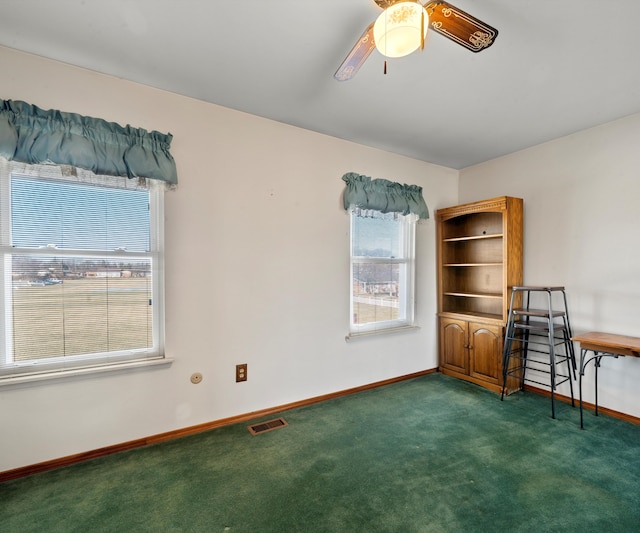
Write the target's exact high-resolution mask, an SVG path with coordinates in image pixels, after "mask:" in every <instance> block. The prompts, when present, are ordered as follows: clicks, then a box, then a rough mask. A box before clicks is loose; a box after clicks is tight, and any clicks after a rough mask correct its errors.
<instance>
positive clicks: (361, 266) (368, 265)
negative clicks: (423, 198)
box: [352, 214, 404, 325]
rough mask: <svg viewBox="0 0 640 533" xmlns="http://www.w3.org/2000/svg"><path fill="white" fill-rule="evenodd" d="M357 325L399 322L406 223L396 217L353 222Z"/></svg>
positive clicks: (362, 217)
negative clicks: (397, 320)
mask: <svg viewBox="0 0 640 533" xmlns="http://www.w3.org/2000/svg"><path fill="white" fill-rule="evenodd" d="M352 224H353V226H352V263H353V264H352V276H353V280H352V287H353V294H352V308H353V319H352V320H353V323H354V324H359V325H362V324H368V323H376V322H384V321H388V320H395V319H397V318H399V307H400V306H399V298H400V294H401V287H400V283H401V276H402V273H403V270H404V265H403V264H402V263H398V262H395V261H390V260H391V259H400V258H403V257H404V247H403V239H402V236H403V231H402V227H403V223H402V221H401V220H399V219H398V217H396V216H394V215H393V214H389V215H381V214H377V215H376V216H375V217H367V216H361V215H358V214H355V215H353V218H352Z"/></svg>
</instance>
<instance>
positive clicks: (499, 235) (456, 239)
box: [442, 233, 503, 242]
mask: <svg viewBox="0 0 640 533" xmlns="http://www.w3.org/2000/svg"><path fill="white" fill-rule="evenodd" d="M502 236H503V235H502V233H495V234H492V235H474V236H471V237H452V238H450V239H442V242H462V241H478V240H481V239H501V238H502Z"/></svg>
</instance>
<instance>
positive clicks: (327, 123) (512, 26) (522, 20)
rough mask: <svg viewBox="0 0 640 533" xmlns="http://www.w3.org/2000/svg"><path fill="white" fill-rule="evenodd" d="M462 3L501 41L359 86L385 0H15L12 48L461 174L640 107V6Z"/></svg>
mask: <svg viewBox="0 0 640 533" xmlns="http://www.w3.org/2000/svg"><path fill="white" fill-rule="evenodd" d="M449 2H450V3H452V4H454V5H456V6H457V7H459V8H460V9H462V10H464V11H467V12H469V13H470V14H472V15H474V16H476V17H478V18H479V19H481V20H483V21H484V22H486V23H488V24H490V25H491V26H494V27H495V28H497V29H498V31H499V35H498V38H497V39H496V42H495V44H494V45H493V46H492V47H491V48H488V49H487V50H484V51H482V52H479V53H477V54H474V53H472V52H469V51H468V50H465V49H464V48H462V47H460V46H458V45H456V44H454V43H453V42H452V41H449V40H447V39H445V38H444V37H442V36H440V35H438V34H436V33H433V32H430V33H429V35H428V38H427V43H426V46H425V50H424V51H423V52H416V53H414V54H412V55H411V56H409V57H406V58H402V59H395V60H391V61H390V62H389V64H388V74H387V75H386V76H385V75H384V74H383V58H382V56H381V55H380V54H379V53H378V52H377V51H374V52H373V53H372V54H371V56H370V57H369V59H368V60H367V62H366V63H365V65H364V66H363V67H362V68H361V69H360V72H358V74H357V75H356V77H355V78H354V79H352V80H351V81H347V82H337V81H335V80H334V79H333V73H334V72H335V70H336V69H337V67H338V66H339V65H340V63H341V62H342V60H343V59H344V57H345V56H346V54H347V53H348V52H349V51H350V49H351V47H352V46H353V44H354V43H355V41H356V40H357V38H358V37H359V36H360V35H361V34H362V32H363V31H364V29H365V27H366V26H367V25H368V24H369V23H370V22H372V21H373V20H374V19H375V18H376V16H377V15H378V14H379V13H380V9H379V8H378V7H377V6H376V5H375V3H374V2H373V1H372V0H315V1H312V0H242V1H241V0H226V1H222V0H109V1H105V0H2V3H1V6H0V7H1V8H2V9H1V13H2V14H1V16H0V44H2V45H5V46H8V47H11V48H16V49H19V50H24V51H27V52H31V53H34V54H37V55H41V56H45V57H49V58H53V59H57V60H59V61H63V62H66V63H70V64H73V65H78V66H81V67H85V68H88V69H92V70H95V71H98V72H103V73H106V74H111V75H114V76H118V77H121V78H125V79H128V80H132V81H136V82H140V83H143V84H146V85H150V86H153V87H158V88H161V89H165V90H168V91H172V92H175V93H179V94H183V95H188V96H191V97H194V98H198V99H201V100H205V101H209V102H214V103H216V104H220V105H223V106H226V107H230V108H234V109H238V110H242V111H246V112H248V113H252V114H255V115H260V116H263V117H268V118H271V119H274V120H277V121H280V122H284V123H288V124H293V125H295V126H300V127H302V128H306V129H310V130H314V131H318V132H322V133H326V134H329V135H332V136H335V137H339V138H342V139H348V140H351V141H354V142H357V143H361V144H365V145H369V146H373V147H377V148H381V149H384V150H388V151H391V152H396V153H399V154H404V155H407V156H410V157H414V158H416V159H421V160H424V161H429V162H432V163H436V164H440V165H444V166H447V167H452V168H456V169H460V168H464V167H467V166H470V165H473V164H476V163H480V162H483V161H487V160H489V159H493V158H495V157H499V156H501V155H504V154H507V153H511V152H514V151H517V150H520V149H523V148H527V147H529V146H533V145H536V144H539V143H542V142H545V141H547V140H551V139H554V138H558V137H561V136H564V135H567V134H570V133H573V132H575V131H579V130H582V129H585V128H588V127H592V126H595V125H598V124H602V123H605V122H608V121H611V120H614V119H617V118H620V117H623V116H626V115H630V114H633V113H637V112H639V111H640V65H639V62H638V59H637V56H638V53H637V51H636V46H637V39H638V34H637V33H638V32H637V28H638V21H639V20H640V1H638V0H611V1H609V2H603V1H602V0H536V1H531V0H449ZM1 89H2V81H1V78H0V98H6V97H7V96H6V95H3V94H2V92H1ZM30 103H33V104H36V105H38V102H30ZM64 111H73V110H72V109H65V110H64Z"/></svg>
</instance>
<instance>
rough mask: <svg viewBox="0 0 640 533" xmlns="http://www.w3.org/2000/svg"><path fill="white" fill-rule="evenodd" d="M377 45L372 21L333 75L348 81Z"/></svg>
mask: <svg viewBox="0 0 640 533" xmlns="http://www.w3.org/2000/svg"><path fill="white" fill-rule="evenodd" d="M375 47H376V43H375V42H374V41H373V22H372V23H371V24H369V26H368V27H367V29H366V30H364V33H363V34H362V36H361V37H360V39H358V42H357V43H356V44H355V45H354V46H353V48H352V49H351V52H349V55H347V57H346V58H345V60H344V61H343V62H342V65H340V66H339V67H338V70H336V73H335V74H334V75H333V77H334V78H335V79H336V80H338V81H347V80H350V79H351V78H353V77H354V76H355V75H356V72H358V70H359V69H360V67H361V66H362V64H363V63H364V62H365V60H366V59H367V58H368V57H369V54H370V53H371V52H372V51H373V49H374V48H375Z"/></svg>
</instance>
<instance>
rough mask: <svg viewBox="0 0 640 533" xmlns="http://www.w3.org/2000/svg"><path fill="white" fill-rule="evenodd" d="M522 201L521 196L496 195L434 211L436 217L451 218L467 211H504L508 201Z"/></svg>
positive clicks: (467, 212)
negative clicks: (487, 198) (495, 196)
mask: <svg viewBox="0 0 640 533" xmlns="http://www.w3.org/2000/svg"><path fill="white" fill-rule="evenodd" d="M516 202H517V203H522V202H523V200H522V198H514V197H512V196H498V197H497V198H491V199H489V200H481V201H479V202H470V203H468V204H460V205H455V206H453V207H445V208H442V209H438V210H437V211H436V217H439V218H451V217H457V216H460V215H466V214H469V213H478V212H479V211H504V210H505V209H507V206H508V204H509V203H516Z"/></svg>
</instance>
